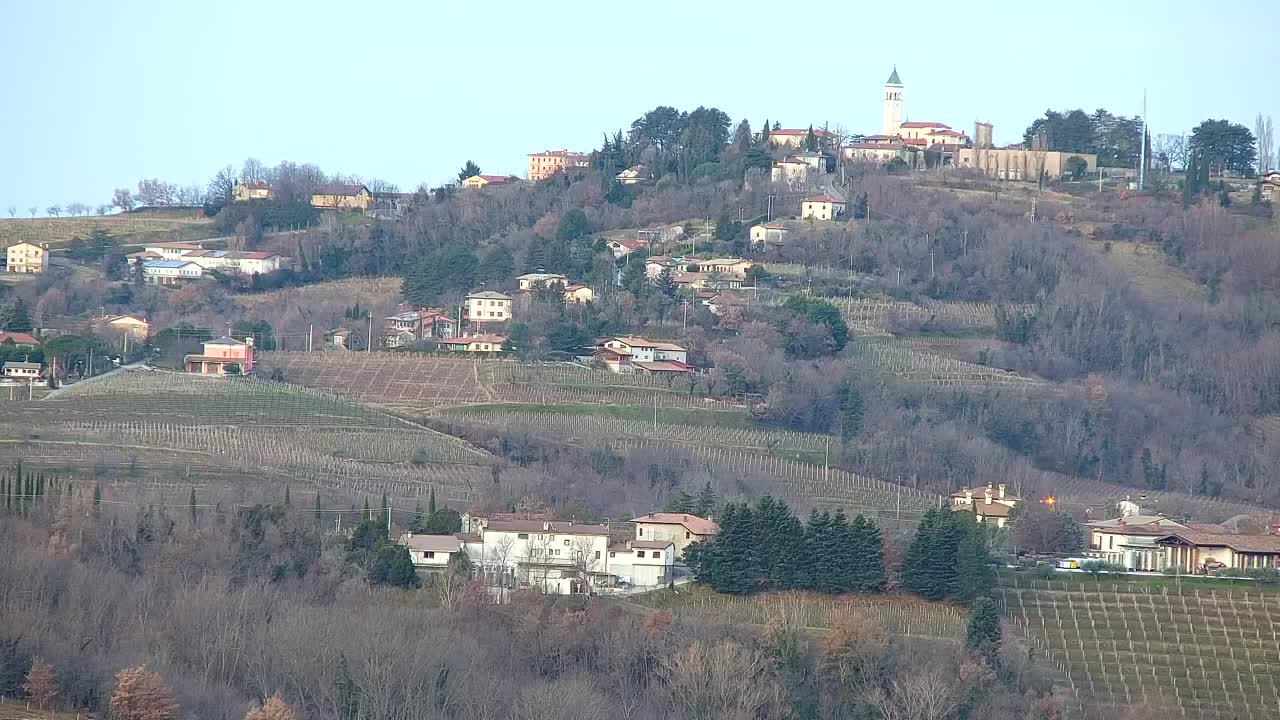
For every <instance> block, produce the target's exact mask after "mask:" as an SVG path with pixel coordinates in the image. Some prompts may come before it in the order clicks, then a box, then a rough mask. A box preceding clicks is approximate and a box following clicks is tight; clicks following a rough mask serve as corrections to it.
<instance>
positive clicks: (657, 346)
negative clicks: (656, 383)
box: [595, 336, 693, 375]
mask: <svg viewBox="0 0 1280 720" xmlns="http://www.w3.org/2000/svg"><path fill="white" fill-rule="evenodd" d="M595 356H596V358H597V359H598V360H599V361H600V362H601V363H602V364H603V365H604V366H605V368H607V369H608V370H609V371H611V372H615V373H625V372H649V373H656V374H664V373H670V374H677V375H684V374H688V373H689V372H690V371H692V369H693V368H692V366H691V365H689V364H688V363H689V351H688V350H686V349H685V348H683V347H681V346H680V345H677V344H675V343H669V342H658V341H654V340H648V339H646V338H641V337H633V336H624V337H612V338H606V339H605V340H603V341H602V342H600V343H599V344H597V345H596V352H595Z"/></svg>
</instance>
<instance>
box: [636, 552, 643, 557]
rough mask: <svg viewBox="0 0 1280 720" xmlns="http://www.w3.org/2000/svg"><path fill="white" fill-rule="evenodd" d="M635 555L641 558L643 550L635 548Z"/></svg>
mask: <svg viewBox="0 0 1280 720" xmlns="http://www.w3.org/2000/svg"><path fill="white" fill-rule="evenodd" d="M636 557H638V558H642V557H644V551H643V550H637V551H636Z"/></svg>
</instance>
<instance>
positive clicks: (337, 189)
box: [314, 183, 369, 197]
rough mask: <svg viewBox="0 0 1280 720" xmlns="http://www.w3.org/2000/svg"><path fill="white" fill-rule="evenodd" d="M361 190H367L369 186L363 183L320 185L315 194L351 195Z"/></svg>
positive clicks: (357, 193)
mask: <svg viewBox="0 0 1280 720" xmlns="http://www.w3.org/2000/svg"><path fill="white" fill-rule="evenodd" d="M361 192H369V188H367V187H365V186H363V185H346V184H338V183H334V184H330V185H321V186H320V187H318V188H316V191H315V193H314V194H315V195H339V196H342V197H351V196H353V195H359V194H360V193H361Z"/></svg>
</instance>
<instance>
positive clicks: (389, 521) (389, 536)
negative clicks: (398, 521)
mask: <svg viewBox="0 0 1280 720" xmlns="http://www.w3.org/2000/svg"><path fill="white" fill-rule="evenodd" d="M387 539H388V540H390V539H391V496H390V495H388V496H387Z"/></svg>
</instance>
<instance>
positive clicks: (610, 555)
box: [596, 551, 618, 557]
mask: <svg viewBox="0 0 1280 720" xmlns="http://www.w3.org/2000/svg"><path fill="white" fill-rule="evenodd" d="M596 554H597V555H599V554H600V553H596ZM609 557H618V553H616V552H612V551H610V552H609Z"/></svg>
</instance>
